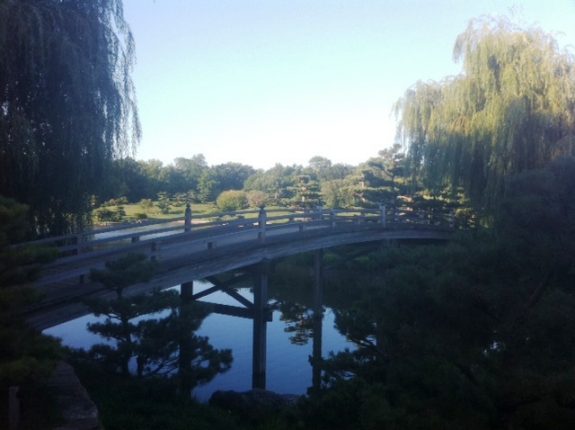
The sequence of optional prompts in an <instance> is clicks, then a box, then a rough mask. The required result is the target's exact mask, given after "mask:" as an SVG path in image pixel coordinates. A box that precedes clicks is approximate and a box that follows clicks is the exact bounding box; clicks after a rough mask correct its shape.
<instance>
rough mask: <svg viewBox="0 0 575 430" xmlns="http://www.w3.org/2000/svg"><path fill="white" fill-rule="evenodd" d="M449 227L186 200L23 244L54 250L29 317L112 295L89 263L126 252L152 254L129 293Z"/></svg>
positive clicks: (46, 321) (433, 235) (408, 216)
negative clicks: (203, 211)
mask: <svg viewBox="0 0 575 430" xmlns="http://www.w3.org/2000/svg"><path fill="white" fill-rule="evenodd" d="M452 232H453V223H452V220H451V219H449V218H442V219H431V218H430V217H429V216H428V214H426V213H418V212H415V211H391V210H389V209H386V208H385V207H384V206H382V207H380V208H379V209H378V210H360V209H357V210H322V209H317V210H314V211H301V210H294V209H273V210H267V211H266V210H265V209H263V208H262V209H260V210H259V211H258V210H255V211H254V210H246V211H237V212H229V213H219V214H210V215H192V214H191V210H190V209H189V207H188V208H187V210H186V215H185V217H184V218H183V219H175V220H168V221H161V222H149V223H142V224H128V225H120V226H114V227H110V228H105V229H97V230H92V231H88V232H84V233H81V234H77V235H72V236H60V237H52V238H47V239H42V240H39V241H35V242H29V243H27V244H25V245H41V246H53V247H56V248H57V249H58V251H59V257H58V258H57V259H56V260H55V261H53V262H52V263H50V264H48V265H47V266H45V267H44V268H43V270H42V273H41V276H40V277H39V279H38V280H37V281H36V282H35V284H34V288H36V289H37V290H38V291H39V292H40V293H41V294H42V296H43V299H42V301H41V302H40V303H39V304H38V305H36V306H35V307H34V308H32V309H30V310H29V314H28V320H29V321H30V323H31V324H32V325H33V326H35V327H37V328H41V329H43V328H47V327H50V326H52V325H55V324H58V323H61V322H64V321H67V320H70V319H72V318H74V317H77V316H80V315H83V314H85V313H86V311H85V308H84V306H83V305H81V304H80V302H81V301H82V300H83V299H85V298H88V297H112V293H111V292H110V291H108V290H106V289H105V288H104V287H103V286H102V285H99V284H96V283H94V282H91V281H90V279H89V274H90V271H91V270H93V269H103V268H104V267H105V263H106V262H107V261H112V260H116V259H118V258H119V257H121V256H123V255H126V254H129V253H137V254H144V255H146V256H147V257H148V258H149V259H150V260H154V261H156V262H157V270H156V272H155V275H154V277H153V278H152V279H151V280H150V281H149V282H147V283H145V284H135V285H133V286H131V287H129V288H128V289H127V293H128V294H138V293H142V292H148V291H151V290H153V289H159V288H167V287H170V286H174V285H178V284H183V285H190V284H191V283H190V281H192V280H193V279H202V278H208V277H210V276H213V275H216V274H218V273H223V272H226V271H230V270H235V269H239V268H243V267H247V266H252V265H256V264H258V263H261V262H264V261H267V260H273V259H277V258H281V257H286V256H290V255H294V254H299V253H302V252H309V251H314V250H322V249H326V248H332V247H336V246H341V245H349V244H356V243H364V242H372V241H386V240H387V241H389V240H401V241H409V240H411V241H413V240H418V241H436V240H447V239H449V238H450V237H451V235H452ZM229 293H230V294H233V292H231V291H229ZM187 294H188V295H191V297H193V298H197V297H194V296H193V293H190V292H188V293H187ZM204 295H205V294H204ZM225 311H226V310H223V309H222V312H225ZM227 312H231V313H233V312H236V313H237V314H238V316H243V315H242V313H245V312H243V311H241V309H240V310H237V309H236V310H234V309H228V310H227ZM246 316H248V317H249V315H246Z"/></svg>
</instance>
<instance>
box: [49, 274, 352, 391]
mask: <svg viewBox="0 0 575 430" xmlns="http://www.w3.org/2000/svg"><path fill="white" fill-rule="evenodd" d="M307 277H308V278H309V272H308V276H307ZM238 279H239V277H238ZM276 281H277V279H276V277H275V276H272V279H271V281H270V286H269V287H270V291H269V295H270V300H269V303H270V304H272V305H274V306H276V307H275V308H274V309H275V310H273V313H272V318H271V322H264V325H265V333H266V336H265V342H264V347H265V350H264V352H265V354H264V355H265V362H264V366H265V368H264V370H265V378H266V379H265V386H266V388H267V389H269V390H272V391H275V392H278V393H292V394H304V393H306V391H307V390H308V388H310V386H311V385H312V382H316V383H317V381H318V372H317V371H316V372H315V377H314V378H313V379H314V380H315V381H312V374H314V373H313V372H312V368H311V366H310V363H311V362H314V360H312V359H311V358H312V357H313V356H314V354H315V356H316V358H317V357H318V356H321V355H323V356H327V354H328V353H329V352H330V351H340V350H342V349H344V348H346V347H351V345H350V344H349V343H347V341H346V340H345V338H344V337H343V336H342V335H340V334H339V333H338V332H337V331H336V330H335V328H334V314H333V312H332V310H331V309H329V308H325V309H323V308H321V307H320V312H319V313H318V312H317V303H316V306H315V307H316V312H315V313H314V300H313V297H314V295H313V285H311V283H310V282H308V281H302V282H301V283H300V284H298V285H297V286H295V287H294V286H293V284H292V286H291V288H289V287H288V286H287V285H285V284H283V283H282V282H276ZM274 283H275V284H274ZM213 286H214V284H213V283H209V282H203V281H194V283H193V293H194V294H199V293H201V292H202V291H206V290H208V289H211V288H213ZM254 286H255V284H254V283H252V282H247V281H246V278H245V277H244V278H242V282H240V283H239V286H235V287H233V291H234V292H235V293H236V294H237V295H240V296H241V297H243V298H244V299H245V300H246V301H250V302H251V303H253V302H254V291H253V289H254ZM310 287H312V289H311V290H310ZM286 288H288V290H286ZM170 291H171V292H169V293H168V294H169V295H171V297H177V295H178V293H179V287H176V288H172V289H170ZM298 296H299V297H298ZM264 299H265V298H264ZM170 300H171V299H170ZM199 301H200V302H211V303H215V304H220V305H227V306H237V304H238V300H237V298H234V297H232V296H230V295H229V294H226V293H224V292H222V291H216V292H213V293H212V294H210V295H209V296H205V297H203V298H201V299H200V300H199ZM265 301H266V303H268V301H267V300H265ZM186 306H188V307H186ZM210 309H211V310H213V309H214V308H213V307H211V308H208V309H207V310H208V311H209V310H210ZM207 310H206V308H203V310H202V308H201V307H198V306H197V305H194V304H189V305H186V304H182V303H181V302H179V301H178V302H173V303H172V302H170V304H169V305H168V306H167V309H165V310H163V311H159V312H158V310H157V309H156V312H154V313H152V314H150V315H147V316H141V315H140V316H135V317H133V318H129V319H128V322H129V325H126V326H124V327H122V321H121V319H120V320H119V322H120V324H119V325H117V326H116V327H111V326H110V325H109V324H108V323H106V319H105V318H102V317H100V318H97V317H95V316H94V315H92V316H89V317H83V318H80V319H78V320H75V321H71V322H68V323H65V324H62V325H60V326H57V327H54V328H52V329H49V330H47V332H48V333H49V334H51V335H54V336H57V337H61V338H62V339H63V342H64V344H66V345H68V346H72V347H82V348H84V349H92V351H93V352H94V351H95V350H94V346H95V345H96V344H100V346H98V347H97V348H96V350H98V349H99V350H100V351H111V350H113V348H112V347H117V349H118V350H120V351H123V353H124V354H125V355H124V356H123V359H124V360H125V359H126V357H127V355H128V354H127V352H126V351H131V353H130V360H129V371H130V372H131V373H132V374H141V375H142V376H145V375H146V374H159V373H163V374H165V375H167V377H173V378H175V377H176V375H179V376H180V378H179V381H180V387H181V389H182V390H183V391H186V390H189V389H191V388H193V387H194V386H195V389H194V391H193V392H194V395H195V396H196V398H198V399H199V400H204V401H205V400H207V399H208V398H209V396H210V395H211V394H212V393H213V392H214V391H216V390H236V391H245V390H249V389H250V388H251V387H252V384H253V383H254V382H256V381H255V380H252V376H253V368H252V367H253V366H252V365H253V361H252V360H253V356H254V351H255V348H254V343H253V339H254V338H253V335H254V321H253V319H248V318H238V317H234V316H229V315H221V314H217V313H209V314H207ZM206 315H207V316H206ZM322 316H323V318H322ZM87 323H90V324H91V325H90V327H91V330H92V332H90V331H87V330H86V324H87ZM116 323H118V321H116ZM116 331H117V332H119V333H122V336H124V337H123V338H120V339H118V338H117V337H114V336H110V334H111V333H113V332H116ZM128 331H130V340H129V342H127V340H128V338H127V337H125V334H126V333H127V332H128ZM322 331H323V336H321V335H320V334H319V333H321V332H322ZM95 333H100V334H103V335H105V337H106V338H107V339H104V341H102V339H101V338H100V337H99V336H95ZM314 334H315V335H316V336H315V338H314ZM208 338H209V343H208ZM312 339H313V341H312V342H310V340H312ZM322 341H323V342H322ZM122 342H124V344H126V342H127V343H128V345H129V348H126V346H125V345H124V346H121V343H122ZM130 342H131V345H130ZM266 343H267V345H266ZM102 344H103V345H102ZM119 346H120V347H119ZM208 346H209V347H208ZM118 347H119V348H118ZM130 348H132V349H131V350H130ZM202 349H206V351H211V352H210V353H211V354H212V355H211V357H212V358H213V357H214V354H215V353H216V352H219V353H222V352H223V351H225V350H232V353H233V358H234V360H233V365H232V367H231V368H230V369H229V370H228V371H227V372H225V373H219V374H217V375H215V377H213V379H211V380H210V378H209V377H204V378H202V377H201V374H200V373H197V370H198V369H200V370H201V368H202V367H205V366H206V364H205V363H206V361H205V360H206V359H207V360H208V362H209V357H210V353H208V354H205V355H203V356H202V354H201V353H199V352H198V351H200V350H202ZM117 354H119V353H117ZM117 354H116V357H114V358H115V360H111V362H110V363H115V365H116V370H118V369H120V370H121V369H122V366H121V364H119V363H121V360H120V362H119V361H118V355H117ZM112 355H114V354H113V353H112ZM96 356H97V354H96ZM120 356H121V354H120ZM201 357H204V361H203V363H204V364H203V365H202V364H201V363H202V358H201ZM316 361H317V360H316ZM226 363H229V361H226V360H225V359H224V358H223V357H220V367H219V368H218V369H219V370H226ZM194 369H196V370H194ZM211 376H214V375H211ZM196 385H197V386H196ZM188 392H189V391H188Z"/></svg>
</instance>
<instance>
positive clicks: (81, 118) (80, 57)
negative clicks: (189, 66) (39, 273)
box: [0, 0, 140, 234]
mask: <svg viewBox="0 0 575 430" xmlns="http://www.w3.org/2000/svg"><path fill="white" fill-rule="evenodd" d="M0 22H2V25H1V26H0V57H1V61H0V106H2V109H1V112H0V154H2V155H1V157H0V193H2V194H3V195H5V196H8V197H13V198H16V199H18V200H19V201H21V202H24V203H26V204H28V205H29V206H30V215H31V219H32V221H33V222H34V225H35V227H36V231H38V232H40V233H52V234H55V233H64V232H67V231H71V230H74V229H78V228H82V227H83V226H84V225H85V224H88V223H89V222H90V219H89V216H88V214H89V212H90V199H89V196H90V195H91V194H97V190H98V188H99V185H100V183H101V179H102V178H103V176H104V173H105V171H106V168H107V166H108V163H109V162H110V161H111V160H112V158H113V157H115V156H118V155H121V154H124V153H126V152H128V151H129V150H130V149H131V148H132V147H133V146H134V144H135V143H136V142H137V140H138V139H139V136H140V125H139V121H138V117H137V113H136V104H135V100H134V90H133V85H132V82H131V80H130V70H131V67H132V61H133V57H134V55H133V54H134V43H133V38H132V35H131V33H130V30H129V28H128V26H127V24H126V22H125V21H124V17H123V8H122V2H121V1H120V0H94V1H90V2H86V1H82V0H67V1H60V0H27V1H16V0H5V1H3V2H1V3H0Z"/></svg>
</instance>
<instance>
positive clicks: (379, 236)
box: [27, 226, 453, 329]
mask: <svg viewBox="0 0 575 430" xmlns="http://www.w3.org/2000/svg"><path fill="white" fill-rule="evenodd" d="M452 234H453V233H452V232H451V231H447V230H445V229H435V228H429V229H421V227H420V228H409V227H407V228H406V227H403V228H397V229H381V228H377V227H375V228H374V227H371V226H349V228H346V229H345V230H344V229H338V231H325V230H317V231H314V230H309V231H305V232H300V233H299V234H298V237H297V239H294V237H293V235H285V236H286V237H282V236H281V235H280V236H273V237H267V238H266V239H265V240H252V241H249V242H243V243H239V244H233V245H227V246H222V247H219V248H218V247H215V248H212V249H209V250H206V251H203V252H201V253H195V254H189V255H184V256H180V257H177V258H173V259H170V260H161V261H160V262H159V264H158V268H157V271H156V274H155V275H154V277H153V278H152V279H151V280H150V281H149V282H146V283H139V284H134V285H132V286H130V287H127V288H126V290H125V294H126V295H132V294H133V295H136V294H142V293H148V292H151V291H154V290H157V289H165V288H169V287H172V286H174V285H179V284H182V283H185V282H189V281H192V280H196V279H205V278H208V277H210V276H214V275H217V274H220V273H224V272H228V271H232V270H237V269H241V268H245V267H249V266H252V265H255V264H258V263H261V262H263V261H271V260H276V259H279V258H284V257H289V256H292V255H297V254H301V253H306V252H310V251H315V250H319V249H329V248H335V247H339V246H344V245H353V244H362V243H368V242H377V241H394V242H416V241H417V242H441V241H446V240H449V239H451V237H452ZM61 289H62V291H61V294H60V299H52V300H51V303H41V304H40V306H39V307H38V308H37V309H36V310H34V311H32V312H31V313H30V314H29V316H28V318H27V320H28V322H29V324H30V325H32V326H33V327H36V328H38V329H45V328H48V327H52V326H54V325H57V324H61V323H63V322H66V321H69V320H71V319H74V318H77V317H80V316H83V315H85V314H86V313H87V310H86V307H85V306H84V305H83V304H82V301H83V300H85V299H86V298H88V297H98V298H110V299H112V298H113V297H114V293H112V292H110V291H108V290H106V289H105V288H103V287H102V286H101V285H98V284H95V283H87V284H77V285H66V286H62V287H61ZM66 291H70V293H69V294H67V293H66Z"/></svg>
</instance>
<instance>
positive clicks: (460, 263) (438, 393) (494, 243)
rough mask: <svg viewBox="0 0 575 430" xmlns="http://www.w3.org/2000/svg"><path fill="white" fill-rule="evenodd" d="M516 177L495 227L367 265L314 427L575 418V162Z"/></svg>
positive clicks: (571, 421) (310, 413)
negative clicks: (351, 345) (345, 344)
mask: <svg viewBox="0 0 575 430" xmlns="http://www.w3.org/2000/svg"><path fill="white" fill-rule="evenodd" d="M506 182H507V184H506V196H505V197H504V199H503V201H502V203H501V206H500V209H499V211H498V217H497V219H496V226H497V227H496V229H495V230H494V231H492V232H486V233H484V235H483V234H479V233H477V234H475V235H474V237H472V238H469V239H463V240H461V241H459V242H456V243H453V244H451V245H447V246H434V247H401V248H396V249H392V250H390V251H389V252H385V253H381V254H378V256H375V257H374V256H372V258H370V259H369V261H367V262H366V265H364V270H365V273H366V275H365V276H364V277H362V278H360V279H359V280H356V284H357V286H358V297H357V298H356V300H355V301H354V304H353V305H352V306H349V307H348V308H347V309H345V310H341V311H338V312H337V315H336V323H337V325H338V327H339V328H340V330H342V332H344V333H345V334H346V335H347V336H348V337H349V338H350V339H352V340H354V342H356V344H357V346H358V348H357V349H356V350H355V351H348V352H344V353H340V354H337V355H333V356H332V357H331V358H330V359H329V360H327V361H326V363H325V370H326V372H327V379H326V380H327V382H328V385H329V386H330V387H331V388H332V389H331V390H328V391H327V392H326V394H325V395H324V396H322V397H319V398H318V399H316V400H315V401H313V402H312V403H310V404H309V405H308V407H309V409H307V411H306V414H307V415H306V417H307V418H306V420H307V422H308V423H309V424H310V428H333V427H334V426H338V428H366V429H367V428H402V429H418V428H442V429H444V428H453V429H459V428H471V429H508V428H521V429H536V428H557V429H568V428H572V427H573V426H574V425H575V405H574V402H573V398H575V397H574V396H575V384H574V383H573V372H574V371H575V368H574V366H573V363H574V360H575V336H574V333H575V320H574V319H573V313H574V312H575V290H574V287H573V286H574V285H575V245H574V244H575V205H574V203H573V202H574V201H575V160H573V159H564V160H557V161H555V162H553V163H552V164H551V165H550V166H549V167H548V168H546V169H542V170H538V171H531V172H525V173H522V174H520V175H517V176H514V177H513V178H509V179H508V180H507V181H506ZM330 411H338V412H337V414H335V413H333V412H330Z"/></svg>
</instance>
